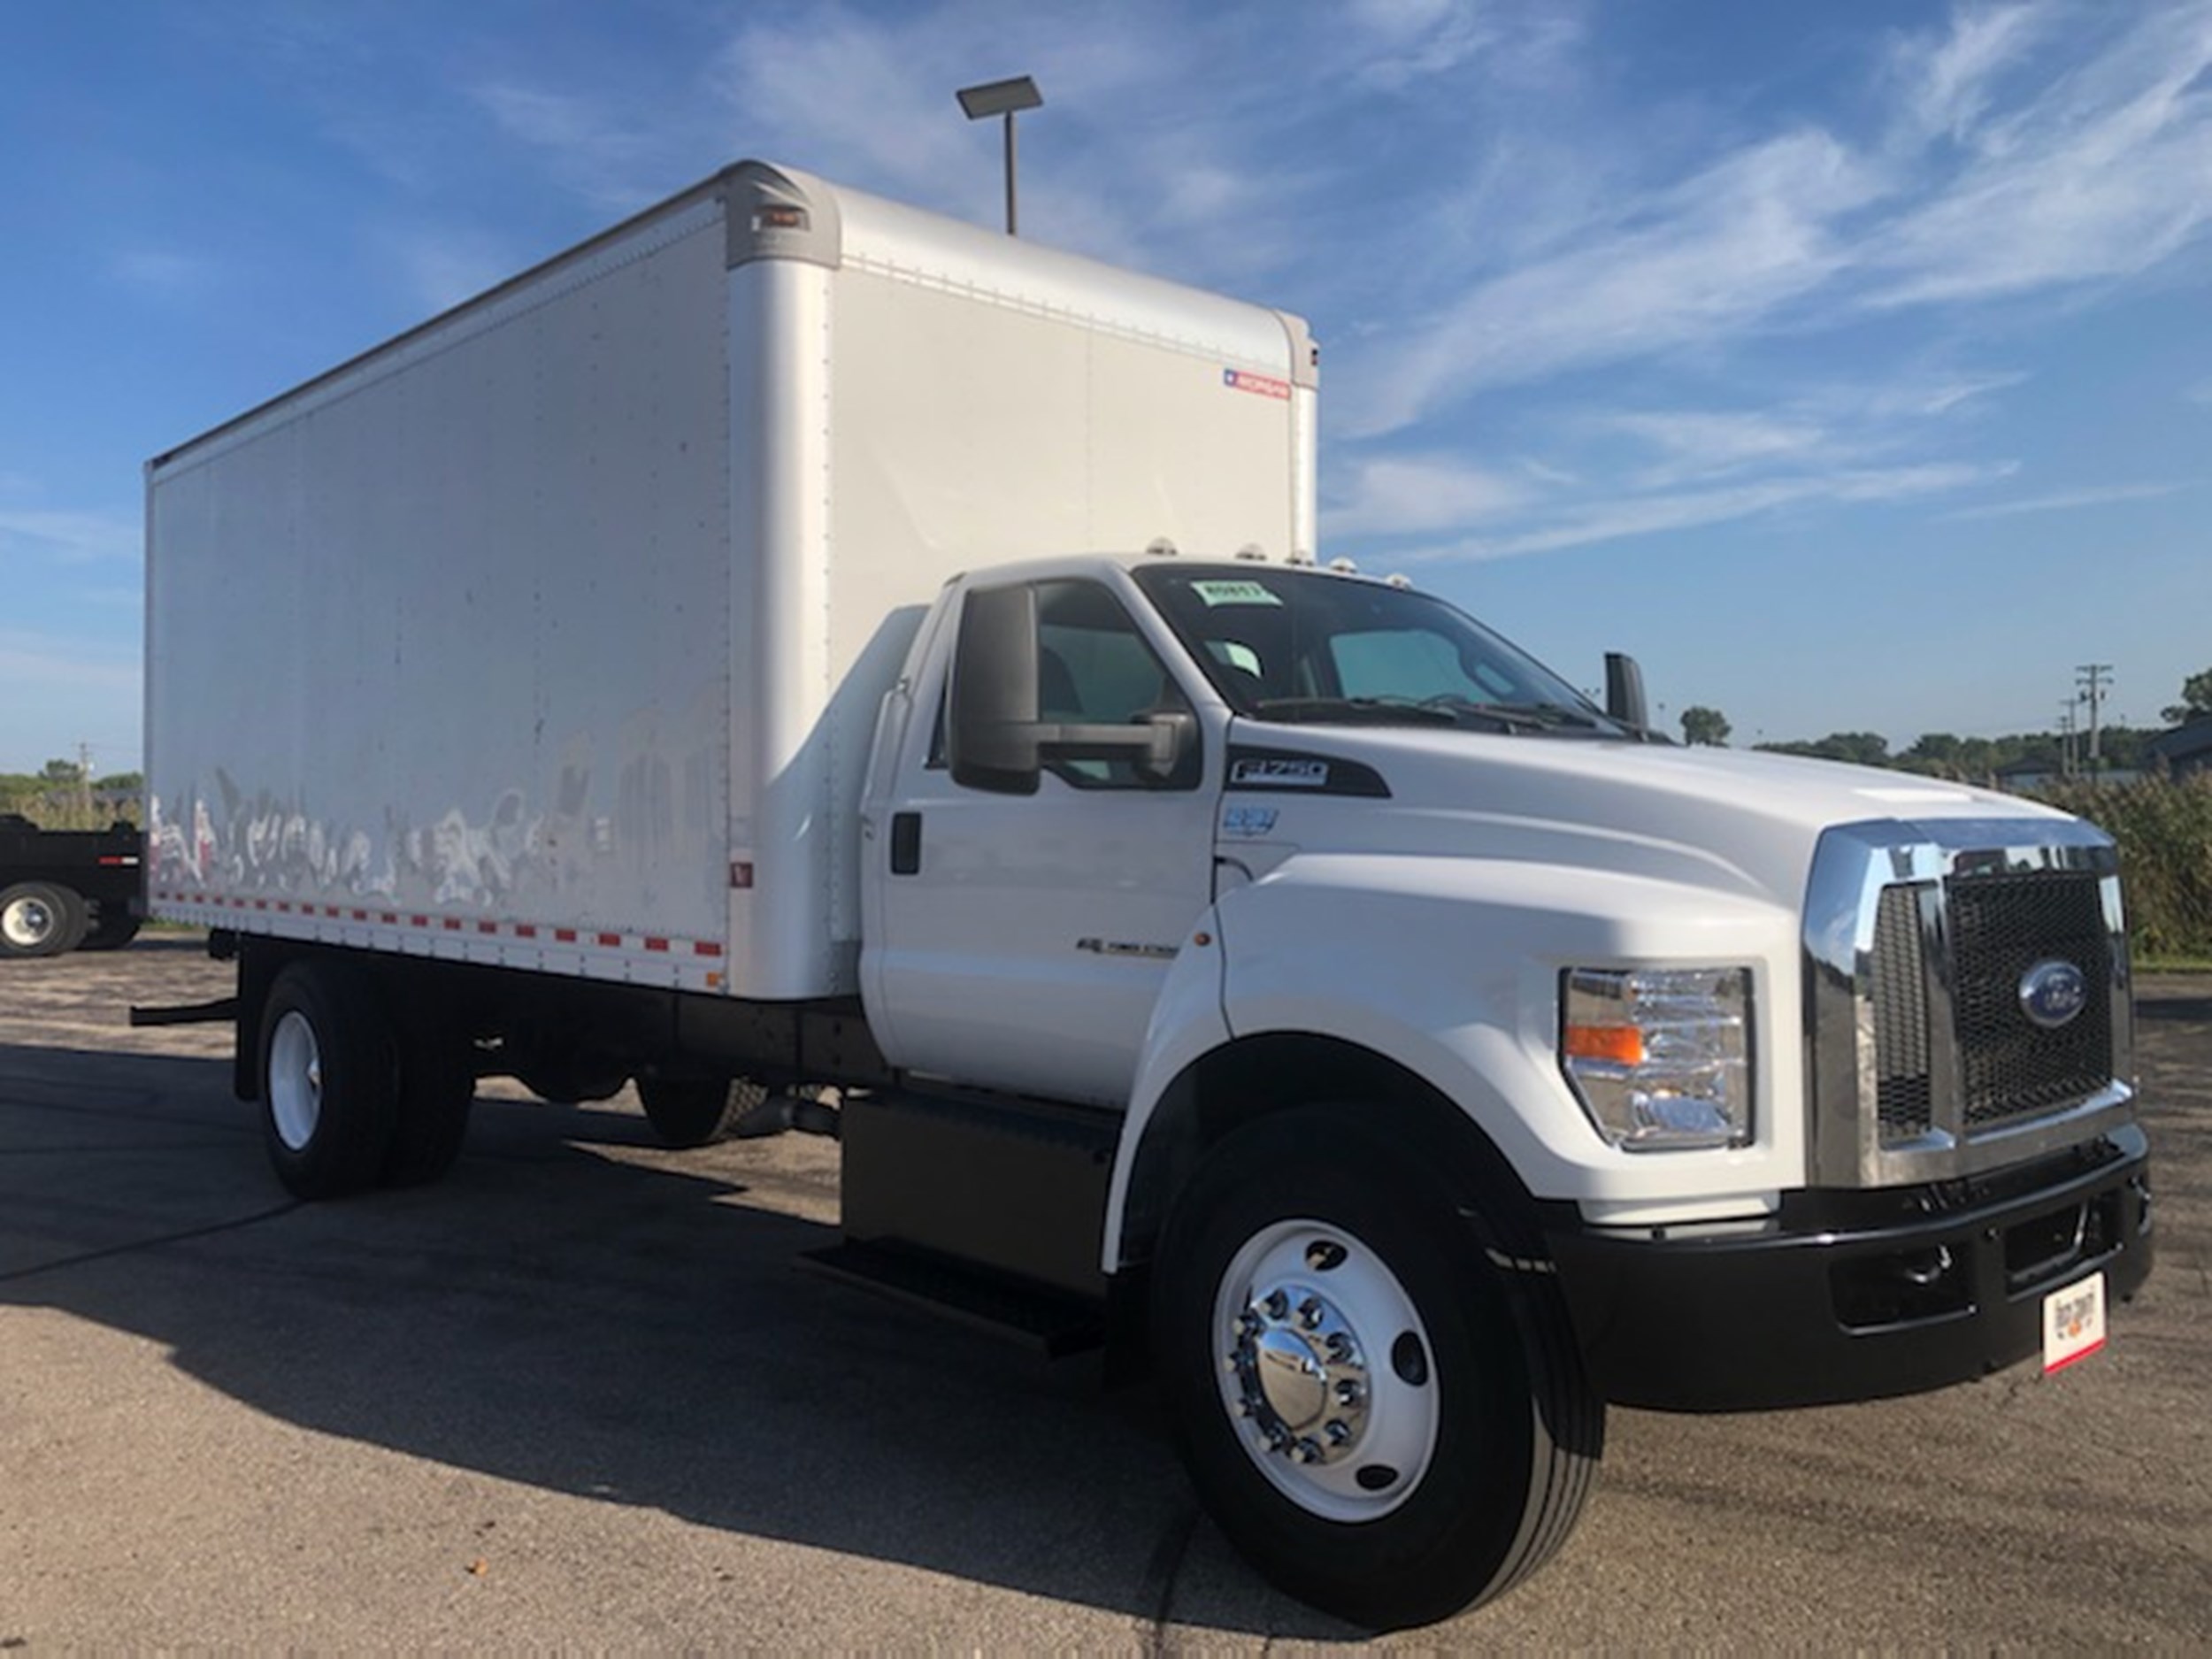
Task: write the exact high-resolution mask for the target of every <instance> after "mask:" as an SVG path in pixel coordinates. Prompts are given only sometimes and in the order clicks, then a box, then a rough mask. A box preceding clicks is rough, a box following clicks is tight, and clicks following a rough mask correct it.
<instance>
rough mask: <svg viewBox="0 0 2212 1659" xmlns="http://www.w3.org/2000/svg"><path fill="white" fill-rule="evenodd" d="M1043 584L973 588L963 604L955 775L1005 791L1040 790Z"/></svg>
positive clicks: (950, 748)
mask: <svg viewBox="0 0 2212 1659" xmlns="http://www.w3.org/2000/svg"><path fill="white" fill-rule="evenodd" d="M1039 729H1040V728H1039V726H1038V724H1037V590H1036V589H1035V588H1031V587H1028V586H1025V585H1024V586H1018V587H1013V588H972V589H971V590H969V592H968V593H967V594H966V595H964V597H963V599H962V601H961V605H960V634H959V637H958V639H957V640H956V641H955V645H954V650H953V658H952V691H951V716H950V718H949V720H948V721H947V723H946V733H945V739H946V749H947V753H948V757H949V759H950V760H951V762H952V780H953V781H954V782H955V783H956V784H959V785H961V786H962V787H964V788H969V789H988V790H991V791H993V792H994V793H995V794H999V795H1034V794H1036V793H1037V772H1038V743H1037V739H1038V733H1039Z"/></svg>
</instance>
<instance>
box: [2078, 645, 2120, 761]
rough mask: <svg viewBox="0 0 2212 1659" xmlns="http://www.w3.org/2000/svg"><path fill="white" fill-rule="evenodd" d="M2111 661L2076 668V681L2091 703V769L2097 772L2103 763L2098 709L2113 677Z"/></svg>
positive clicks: (2084, 664) (2085, 698) (2087, 700)
mask: <svg viewBox="0 0 2212 1659" xmlns="http://www.w3.org/2000/svg"><path fill="white" fill-rule="evenodd" d="M2111 674H2112V664H2110V663H2083V664H2080V665H2079V666H2078V667H2077V668H2076V669H2075V670H2074V683H2075V684H2076V685H2078V686H2079V687H2081V688H2082V696H2083V698H2084V700H2085V702H2087V703H2088V704H2089V770H2090V771H2092V772H2095V771H2096V770H2098V768H2099V766H2100V765H2101V764H2102V757H2101V754H2100V752H2099V749H2098V743H2097V732H2098V719H2097V710H2098V709H2099V707H2100V706H2101V704H2102V703H2103V702H2104V689H2105V685H2106V683H2107V682H2108V680H2109V679H2110V678H2111Z"/></svg>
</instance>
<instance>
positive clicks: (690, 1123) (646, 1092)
mask: <svg viewBox="0 0 2212 1659" xmlns="http://www.w3.org/2000/svg"><path fill="white" fill-rule="evenodd" d="M637 1094H638V1102H639V1103H640V1104H641V1105H642V1106H643V1107H644V1108H645V1120H646V1121H647V1122H648V1123H649V1124H651V1125H653V1133H655V1134H657V1135H658V1136H659V1137H660V1138H661V1141H662V1142H663V1143H664V1145H667V1146H672V1147H704V1146H712V1145H713V1144H714V1143H715V1142H716V1141H727V1140H728V1139H729V1138H730V1137H731V1136H732V1135H733V1134H735V1133H737V1125H738V1124H739V1122H740V1121H741V1119H742V1118H744V1116H745V1114H746V1113H747V1112H749V1111H750V1110H752V1109H753V1108H754V1107H756V1106H757V1105H759V1104H760V1103H761V1102H762V1101H764V1100H765V1099H767V1098H768V1091H767V1090H766V1089H765V1088H764V1087H762V1086H761V1085H759V1084H758V1083H756V1082H754V1081H753V1080H752V1079H750V1078H741V1077H740V1078H727V1077H656V1076H653V1075H651V1074H650V1073H648V1074H645V1075H643V1076H641V1077H640V1078H639V1079H637Z"/></svg>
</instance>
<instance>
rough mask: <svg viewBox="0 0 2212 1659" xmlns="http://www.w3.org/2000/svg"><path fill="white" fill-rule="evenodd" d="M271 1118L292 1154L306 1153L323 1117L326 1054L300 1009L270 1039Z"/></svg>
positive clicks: (290, 1012) (285, 1018)
mask: <svg viewBox="0 0 2212 1659" xmlns="http://www.w3.org/2000/svg"><path fill="white" fill-rule="evenodd" d="M268 1089H269V1118H270V1121H271V1122H272V1123H273V1124H274V1125H276V1133H277V1139H278V1140H279V1141H282V1142H283V1143H284V1146H285V1149H286V1150H287V1151H290V1152H304V1151H306V1150H307V1147H308V1143H309V1142H311V1141H313V1140H314V1138H315V1126H316V1125H317V1124H319V1123H320V1122H321V1121H322V1116H323V1054H322V1048H321V1045H320V1044H319V1043H318V1042H317V1041H315V1027H314V1025H312V1024H311V1022H310V1021H309V1019H308V1018H307V1016H306V1015H304V1014H303V1013H301V1012H300V1011H299V1010H297V1009H293V1010H288V1011H287V1012H286V1013H285V1015H284V1016H283V1018H280V1019H279V1020H278V1021H277V1025H276V1030H275V1031H273V1032H272V1033H270V1035H269V1079H268Z"/></svg>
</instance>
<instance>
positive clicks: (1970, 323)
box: [0, 0, 2212, 771]
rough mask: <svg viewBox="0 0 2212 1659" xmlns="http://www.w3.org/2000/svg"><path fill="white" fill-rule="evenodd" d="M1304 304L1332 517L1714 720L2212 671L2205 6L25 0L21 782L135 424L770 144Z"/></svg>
mask: <svg viewBox="0 0 2212 1659" xmlns="http://www.w3.org/2000/svg"><path fill="white" fill-rule="evenodd" d="M1024 72H1026V73H1032V74H1034V75H1035V76H1036V77H1037V79H1038V81H1039V82H1040V83H1041V86H1042V88H1043V89H1044V92H1045V96H1046V97H1047V100H1048V104H1047V107H1046V108H1045V109H1043V110H1041V111H1038V112H1036V113H1035V114H1033V115H1031V116H1027V117H1025V118H1024V124H1023V127H1022V165H1023V171H1022V214H1023V230H1024V232H1025V234H1029V235H1032V236H1034V237H1036V238H1038V239H1040V240H1042V241H1046V242H1054V243H1057V244H1060V245H1063V246H1068V247H1072V248H1076V249H1079V250H1083V251H1086V252H1088V253H1092V254H1095V255H1098V256H1100V257H1104V258H1108V259H1111V260H1114V261H1117V262H1119V263H1124V264H1129V265H1138V266H1141V267H1143V268H1147V269H1149V270H1152V271H1155V272H1156V273H1161V274H1164V275H1166V276H1171V277H1174V278H1178V279H1180V280H1187V281H1191V282H1195V283H1199V284H1202V285H1204V286H1207V287H1213V288H1223V289H1225V290H1227V291H1230V292H1233V293H1235V294H1239V295H1240V296H1246V297H1248V298H1253V299H1257V300H1262V301H1264V302H1266V303H1271V304H1276V305H1280V306H1283V307H1286V308H1287V309H1290V310H1294V311H1300V312H1302V313H1303V314H1305V315H1306V316H1307V317H1308V318H1309V319H1311V321H1312V323H1313V325H1314V327H1315V330H1316V332H1317V335H1318V336H1319V337H1320V339H1321V340H1322V342H1323V343H1324V351H1325V356H1324V376H1323V395H1322V401H1323V428H1322V433H1323V435H1322V449H1323V472H1322V491H1323V530H1324V534H1323V550H1324V554H1325V557H1333V556H1350V557H1355V558H1356V559H1358V560H1359V561H1360V563H1361V564H1362V565H1363V567H1366V568H1375V569H1382V570H1390V571H1401V570H1402V571H1404V572H1407V573H1408V574H1410V575H1412V576H1414V577H1415V578H1416V579H1417V580H1419V581H1421V582H1422V583H1423V584H1425V585H1426V586H1429V587H1432V588H1435V589H1436V590H1438V591H1440V592H1441V593H1443V594H1445V595H1448V596H1449V597H1451V598H1453V599H1455V600H1456V601H1457V602H1459V603H1462V604H1463V605H1464V606H1466V607H1467V608H1468V609H1470V610H1471V611H1475V612H1476V613H1477V614H1478V615H1479V616H1481V617H1483V618H1485V619H1486V620H1487V621H1489V622H1491V623H1492V624H1493V625H1494V626H1498V627H1499V628H1501V629H1502V630H1503V631H1504V632H1506V633H1508V634H1511V635H1513V636H1514V637H1516V638H1517V639H1518V640H1519V641H1521V642H1522V643H1524V644H1525V645H1527V646H1529V647H1530V648H1531V649H1534V650H1535V651H1536V652H1537V653H1538V654H1539V655H1540V656H1541V657H1545V658H1546V659H1547V660H1548V661H1549V662H1551V663H1552V664H1554V665H1555V667H1557V668H1559V669H1560V670H1562V671H1563V672H1565V673H1566V674H1567V675H1568V676H1569V677H1570V678H1571V679H1573V680H1576V681H1577V682H1578V683H1580V684H1584V685H1593V684H1595V683H1597V681H1598V679H1599V673H1600V670H1599V661H1600V653H1601V652H1602V651H1603V650H1604V649H1607V648H1609V647H1610V648H1615V649H1628V650H1631V651H1632V652H1634V653H1636V654H1637V655H1638V656H1639V657H1640V658H1641V659H1642V660H1643V663H1644V666H1645V670H1646V674H1647V680H1648V681H1649V683H1650V686H1651V689H1652V695H1653V697H1654V699H1655V702H1656V703H1659V704H1662V705H1663V707H1664V710H1665V713H1666V718H1667V719H1668V720H1669V721H1670V722H1671V721H1672V720H1674V719H1675V718H1677V717H1678V713H1679V711H1680V710H1682V709H1683V708H1685V707H1687V706H1689V705H1691V704H1695V703H1703V704H1709V705H1712V706H1715V707H1717V708H1719V709H1720V710H1723V711H1724V713H1725V714H1726V715H1727V716H1728V718H1730V719H1731V720H1732V722H1733V724H1734V726H1735V741H1737V742H1739V743H1745V742H1750V741H1757V740H1758V739H1760V738H1762V737H1763V738H1766V739H1770V740H1771V739H1780V738H1790V737H1813V736H1817V735H1820V734H1822V733H1826V732H1829V731H1832V730H1873V731H1878V732H1882V733H1886V734H1888V735H1889V737H1890V738H1891V740H1892V741H1893V744H1895V745H1896V746H1898V747H1903V746H1904V745H1906V744H1909V742H1910V741H1912V740H1913V738H1914V737H1915V736H1916V734H1917V733H1921V732H1923V731H1930V730H1941V731H1951V732H1956V733H1962V734H1977V733H1978V734H1984V735H1996V734H2000V733H2006V732H2013V731H2021V730H2036V729H2048V728H2050V727H2051V726H2055V724H2056V722H2057V721H2058V719H2059V718H2060V714H2061V704H2062V702H2063V700H2064V699H2065V698H2066V697H2067V696H2068V695H2069V694H2070V691H2071V689H2072V687H2073V684H2074V680H2075V672H2074V671H2075V667H2076V665H2077V664H2085V663H2100V664H2112V665H2113V666H2114V670H2115V683H2114V688H2113V693H2112V696H2111V700H2110V701H2109V702H2108V703H2107V705H2106V708H2105V714H2106V718H2114V717H2115V716H2117V717H2119V718H2125V719H2130V720H2132V721H2135V722H2137V723H2143V724H2148V723H2152V722H2154V720H2155V718H2156V714H2157V710H2159V709H2160V708H2161V707H2162V706H2163V705H2165V704H2167V703H2172V702H2174V701H2176V700H2177V696H2178V694H2179V690H2180V685H2181V681H2182V680H2183V679H2184V678H2185V676H2186V675H2188V674H2191V673H2193V672H2197V671H2198V670H2200V669H2202V668H2204V667H2207V666H2208V665H2212V544H2208V541H2212V538H2208V534H2207V531H2206V525H2207V522H2208V518H2212V468H2208V465H2207V464H2208V460H2212V0H2171V3H2168V0H2133V3H2130V0H2088V3H2085V4H2017V5H1982V4H1975V5H1962V6H1959V7H1956V8H1945V7H1942V6H1939V5H1937V4H1882V3H1881V0H1848V3H1844V0H1836V3H1834V4H1816V0H1793V4H1773V0H1756V3H1749V0H1747V3H1745V4H1733V3H1731V0H1682V3H1681V4H1650V3H1647V0H1587V3H1586V4H1578V3H1577V0H1540V3H1536V4H1507V3H1504V0H1493V3H1477V4H1459V3H1457V0H1351V3H1348V4H1331V5H1321V4H1312V5H1304V4H1289V3H1288V0H1280V3H1273V4H1259V3H1253V4H1220V5H1210V6H1203V7H1201V6H1195V5H1191V6H1183V5H1170V4H1148V3H1147V0H1119V3H1118V4H1110V5H1108V4H1048V3H1045V0H1031V3H1030V4H982V3H980V0H976V3H964V0H948V3H944V4H922V3H918V4H878V5H868V4H846V5H836V4H711V3H710V0H631V3H630V4H622V5H614V4H580V3H569V4H563V3H562V0H435V3H434V4H415V3H414V0H380V3H377V4H371V3H369V0H359V3H358V4H354V3H349V0H324V3H321V4H317V3H314V0H198V3H196V4H189V3H188V0H174V3H173V4H154V3H153V0H88V3H87V4H78V5H69V6H62V5H51V4H39V3H38V0H0V771H19V770H35V768H36V767H37V766H39V765H40V764H42V763H43V762H44V761H45V760H46V759H47V758H48V757H52V756H59V755H73V754H74V753H75V752H76V746H77V745H78V744H79V743H80V742H85V743H89V744H90V745H91V746H92V749H93V755H94V762H95V766H96V769H97V770H100V771H112V770H125V769H128V768H131V767H134V766H135V764H137V755H138V745H139V724H140V722H139V708H138V696H139V694H138V666H137V657H138V650H139V634H140V611H139V584H140V575H141V506H140V490H141V468H142V464H143V462H144V461H145V460H146V458H147V457H150V456H152V455H154V454H156V453H157V452H159V451H160V450H162V449H166V448H169V447H171V446H173V444H175V443H177V442H180V440H182V439H184V438H187V437H188V436H190V435H192V434H195V433H196V432H198V431H201V430H203V429H204V428H205V427H207V426H211V425H213V424H215V423H217V422H219V421H220V420H222V419H226V418H227V417H229V416H230V415H233V414H234V413H237V412H239V411H242V410H243V409H245V408H247V407H249V406H250V405H252V404H254V403H258V402H260V401H262V400H263V399H265V398H266V397H268V396H272V395H273V394H275V393H277V392H279V391H281V390H282V389H284V388H286V387H288V386H290V385H292V384H295V383H296V382H298V381H300V380H304V379H306V378H308V377H309V376H311V375H312V374H315V373H319V371H321V370H323V369H325V368H326V367H329V366H330V365H333V364H334V363H336V362H338V361H340V360H342V359H343V358H345V357H349V356H351V355H353V354H354V353H356V352H357V351H359V350H361V349H364V348H365V347H367V346H370V345H372V344H373V343H375V342H377V341H379V340H380V339H383V338H385V337H388V335H390V334H395V333H396V332H398V331H399V330H401V329H403V328H404V327H407V326H410V325H411V324H413V323H415V322H417V321H419V320H420V319H423V318H424V317H426V316H427V315H429V314H431V313H432V312H433V311H436V310H439V309H442V308H443V307H444V306H447V305H449V304H451V303H455V302H457V301H458V300H461V299H463V298H465V297H466V296H468V295H470V294H471V293H472V292H474V291H476V290H478V289H479V288H482V287H485V286H488V285H489V284H490V283H491V282H493V281H495V280H498V279H499V278H501V277H503V276H504V275H507V274H510V273H512V272H514V271H516V270H518V269H520V268H522V267H523V266H525V265H529V264H531V263H534V261H536V260H538V259H540V258H541V257H545V256H546V255H548V254H550V253H553V252H555V251H557V250H560V249H561V248H563V247H565V246H567V245H569V244H570V243H572V242H576V241H579V240H580V239H581V238H583V237H584V236H586V235H588V234H591V233H592V232H594V231H595V230H597V229H599V228H601V227H603V226H605V225H606V224H609V223H611V222H612V221H613V220H614V219H617V218H619V217H621V216H622V215H624V214H626V213H627V212H629V211H633V210H634V209H636V208H638V207H641V206H642V205H644V204H648V203H649V202H652V201H654V200H657V199H658V198H659V197H661V196H665V195H668V194H671V193H672V192H673V191H675V190H676V189H678V188H681V187H683V186H684V185H687V184H688V183H690V182H691V181H693V180H695V179H698V178H700V177H703V176H704V175H706V174H707V173H711V172H713V171H714V170H715V169H716V168H718V166H720V165H722V164H723V163H725V162H726V161H730V160H733V159H736V158H738V157H745V156H758V157H765V158H769V159H773V160H780V161H784V162H787V163H789V164H791V165H797V166H801V167H804V168H808V169H810V170H811V171H814V172H817V173H823V174H825V175H826V176H828V177H830V178H833V179H836V180H841V181H843V182H847V183H850V184H855V185H858V186H860V187H862V188H868V189H872V190H875V191H878V192H880V193H883V194H886V195H890V196H898V197H901V198H902V199H906V200H910V201H915V202H918V203H921V204H925V205H927V206H930V207H933V208H937V209H940V210H941V211H948V212H952V213H956V214H961V215H964V216H965V217H968V218H971V219H976V220H979V221H982V222H986V223H989V222H994V221H995V218H996V216H997V214H998V213H999V211H1000V204H999V189H1000V183H999V176H998V165H999V164H998V136H997V131H996V128H995V125H994V124H989V123H979V124H973V125H972V124H970V123H969V122H967V121H965V120H964V119H962V118H961V116H960V114H959V111H958V110H957V108H956V105H955V104H954V103H953V99H952V92H953V89H954V88H956V87H958V86H961V85H964V84H966V83H969V82H972V81H983V80H989V79H994V78H996V77H998V76H1001V75H1005V74H1012V73H1024Z"/></svg>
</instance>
